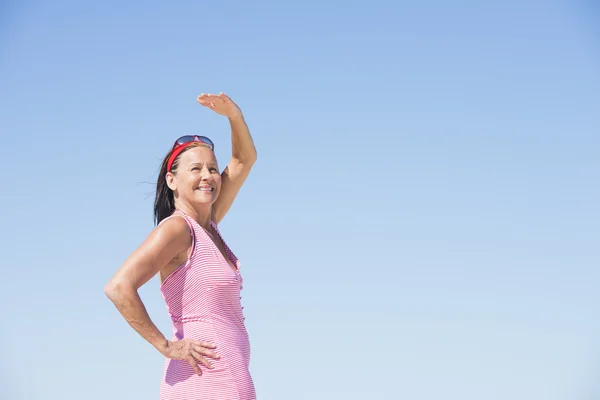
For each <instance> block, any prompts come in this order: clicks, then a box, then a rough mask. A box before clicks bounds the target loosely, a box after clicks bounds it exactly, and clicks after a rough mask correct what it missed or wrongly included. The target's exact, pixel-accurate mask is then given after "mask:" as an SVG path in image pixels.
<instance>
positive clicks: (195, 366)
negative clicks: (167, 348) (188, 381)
mask: <svg viewBox="0 0 600 400" xmlns="http://www.w3.org/2000/svg"><path fill="white" fill-rule="evenodd" d="M187 362H188V364H190V365H191V366H192V368H193V369H194V372H195V373H196V374H198V375H200V376H202V371H201V370H200V367H199V366H198V361H196V359H195V358H194V357H192V356H190V357H189V358H188V359H187Z"/></svg>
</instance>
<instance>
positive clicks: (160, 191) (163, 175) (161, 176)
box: [154, 143, 202, 225]
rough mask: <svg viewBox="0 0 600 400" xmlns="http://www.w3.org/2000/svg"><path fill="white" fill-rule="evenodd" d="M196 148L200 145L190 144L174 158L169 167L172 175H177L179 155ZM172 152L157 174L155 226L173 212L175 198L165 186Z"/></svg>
mask: <svg viewBox="0 0 600 400" xmlns="http://www.w3.org/2000/svg"><path fill="white" fill-rule="evenodd" d="M197 146H202V144H200V143H198V144H196V143H193V144H190V145H189V146H187V147H186V148H185V149H183V151H182V152H181V153H179V155H178V156H177V157H175V160H174V161H173V165H172V166H171V172H172V173H174V174H175V173H177V168H178V167H179V157H181V155H182V154H183V153H185V152H186V151H188V150H189V149H191V148H194V147H197ZM172 152H173V150H171V151H169V153H167V155H166V156H165V158H164V159H163V162H162V165H161V167H160V172H159V173H158V179H157V181H156V196H155V198H154V223H155V224H156V225H158V224H160V221H162V220H163V219H165V218H167V217H168V216H169V215H171V214H173V212H174V211H175V197H174V196H173V191H172V190H171V188H169V186H168V185H167V163H168V161H169V157H170V156H171V153H172Z"/></svg>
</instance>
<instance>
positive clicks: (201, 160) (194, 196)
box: [167, 146, 221, 206]
mask: <svg viewBox="0 0 600 400" xmlns="http://www.w3.org/2000/svg"><path fill="white" fill-rule="evenodd" d="M167 184H168V185H169V187H170V188H171V190H173V192H174V193H175V199H178V200H179V201H182V202H184V203H186V204H189V205H191V206H194V205H212V204H213V203H214V202H215V200H217V197H219V192H220V190H221V174H220V173H219V166H218V164H217V159H216V157H215V153H213V151H212V150H211V149H209V148H208V147H205V146H194V147H192V148H190V149H188V150H186V151H184V152H183V153H181V154H180V155H179V157H178V159H177V170H176V171H175V173H169V174H168V175H167Z"/></svg>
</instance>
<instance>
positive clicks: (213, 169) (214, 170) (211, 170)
mask: <svg viewBox="0 0 600 400" xmlns="http://www.w3.org/2000/svg"><path fill="white" fill-rule="evenodd" d="M210 172H219V170H218V169H217V168H215V167H210Z"/></svg>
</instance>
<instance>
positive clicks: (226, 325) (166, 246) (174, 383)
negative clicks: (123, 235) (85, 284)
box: [105, 93, 256, 400]
mask: <svg viewBox="0 0 600 400" xmlns="http://www.w3.org/2000/svg"><path fill="white" fill-rule="evenodd" d="M198 102H199V103H200V104H201V105H203V106H206V107H208V108H210V109H212V110H214V111H215V112H217V113H219V114H221V115H224V116H226V117H227V118H228V119H229V122H230V125H231V132H232V148H233V151H232V157H231V160H230V162H229V164H228V165H227V167H226V168H225V170H224V171H223V173H222V174H220V173H219V167H218V163H217V160H216V157H215V154H214V144H213V142H212V140H210V139H209V138H207V137H205V136H196V135H188V136H182V137H180V138H179V139H178V140H176V141H175V143H174V145H173V148H172V149H171V151H169V153H168V154H167V155H166V156H165V158H164V160H163V163H162V166H161V171H160V175H159V178H158V182H157V188H156V189H157V190H156V198H155V202H154V217H155V221H156V223H157V227H156V228H155V229H154V230H153V231H152V232H151V233H150V235H149V236H148V237H147V238H146V240H145V241H144V242H143V243H142V245H141V246H140V247H139V248H138V249H136V250H135V251H134V252H133V253H132V254H131V255H130V256H129V258H128V259H127V260H126V261H125V262H124V263H123V265H122V266H121V267H120V268H119V269H118V270H117V272H116V273H115V275H114V276H113V278H112V279H111V280H110V282H109V283H108V284H107V285H106V287H105V293H106V294H107V296H108V297H109V298H110V300H112V302H113V303H114V304H115V306H116V307H117V309H118V310H119V312H120V313H121V314H122V315H123V317H124V318H125V319H126V320H127V322H128V323H129V324H130V325H131V327H132V328H133V329H135V330H136V331H137V332H138V333H139V334H140V335H141V336H142V337H143V338H144V339H146V340H147V341H148V342H149V343H151V344H152V345H153V346H154V347H155V348H156V349H157V350H158V351H160V352H161V354H163V355H164V356H165V369H164V374H163V379H162V382H161V385H160V399H161V400H173V399H182V398H184V399H187V400H204V399H228V400H235V399H237V400H254V399H256V394H255V390H254V383H253V381H252V377H251V376H250V372H249V363H250V341H249V337H248V333H247V331H246V328H245V325H244V319H245V318H244V316H243V313H242V307H241V302H240V299H241V296H240V291H241V289H242V276H241V274H240V264H239V262H238V259H237V257H236V256H235V254H234V253H233V251H232V250H231V249H230V248H229V247H228V246H227V244H226V242H225V240H224V239H223V237H222V236H221V233H220V232H219V229H218V226H217V225H218V223H219V222H220V221H221V219H222V218H223V217H224V215H225V214H226V213H227V211H228V210H229V208H230V207H231V204H232V203H233V200H234V199H235V197H236V195H237V193H238V192H239V190H240V188H241V186H242V185H243V183H244V181H245V180H246V178H247V176H248V174H249V172H250V169H251V168H252V166H253V165H254V163H255V161H256V149H255V148H254V143H253V141H252V137H251V136H250V132H249V130H248V127H247V125H246V123H245V121H244V118H243V115H242V112H241V110H240V109H239V107H238V106H237V105H236V104H235V103H234V102H233V101H231V99H230V98H229V97H227V96H226V95H224V94H222V93H221V94H219V95H205V94H202V95H200V96H198ZM156 274H158V275H159V277H160V281H161V285H160V290H161V293H162V295H163V297H164V299H165V302H166V305H167V309H168V311H169V314H170V317H171V320H172V322H173V336H172V338H171V339H167V338H165V336H163V334H162V333H161V332H160V331H159V330H158V329H157V327H156V326H155V325H154V323H153V322H152V321H151V320H150V317H149V316H148V313H147V311H146V308H145V307H144V305H143V303H142V301H141V299H140V297H139V295H138V289H139V288H140V287H141V286H142V285H144V284H145V283H146V282H147V281H148V280H150V278H152V277H153V276H154V275H156ZM209 360H210V361H209ZM200 366H202V367H203V368H200Z"/></svg>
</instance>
